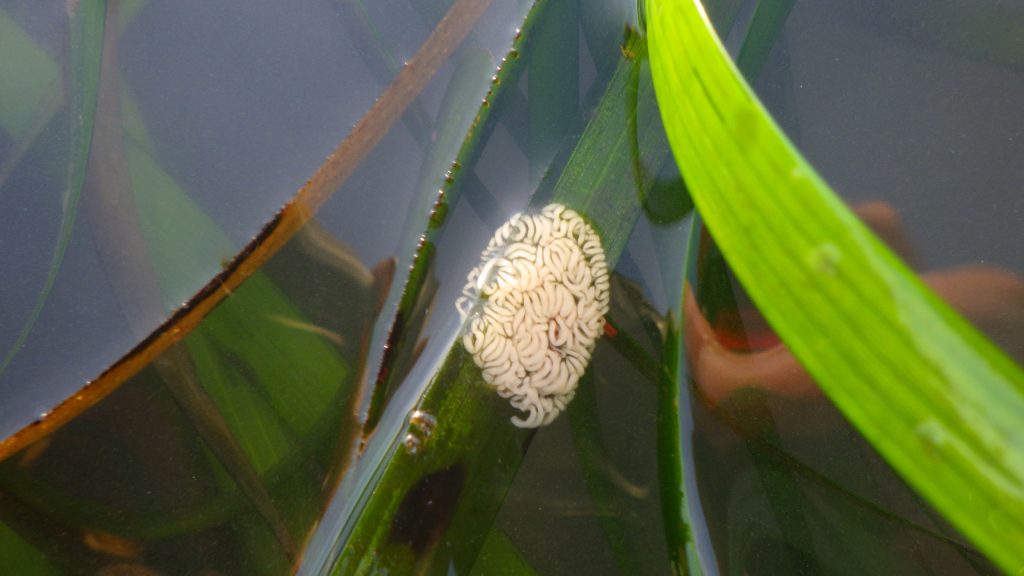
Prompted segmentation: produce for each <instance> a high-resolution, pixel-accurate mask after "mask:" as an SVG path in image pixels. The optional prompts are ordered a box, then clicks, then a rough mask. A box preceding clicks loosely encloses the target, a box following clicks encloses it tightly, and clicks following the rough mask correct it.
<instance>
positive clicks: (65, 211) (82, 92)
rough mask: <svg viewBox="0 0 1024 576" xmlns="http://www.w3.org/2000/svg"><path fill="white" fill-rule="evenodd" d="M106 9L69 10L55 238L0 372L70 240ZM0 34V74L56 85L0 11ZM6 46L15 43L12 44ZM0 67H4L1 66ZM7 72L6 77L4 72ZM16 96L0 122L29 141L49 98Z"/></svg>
mask: <svg viewBox="0 0 1024 576" xmlns="http://www.w3.org/2000/svg"><path fill="white" fill-rule="evenodd" d="M105 13H106V2H83V3H81V4H75V5H74V7H73V9H71V11H70V13H69V23H68V31H69V36H70V38H69V40H68V61H67V69H66V70H65V76H66V78H67V80H66V82H67V84H68V86H69V89H68V93H69V94H70V98H68V102H67V103H66V106H67V114H66V117H67V118H68V131H69V136H70V137H69V141H70V154H69V158H68V163H67V166H68V173H67V177H66V180H65V182H66V187H65V189H64V196H63V207H62V211H61V222H60V228H59V229H58V232H57V241H56V243H55V245H54V249H53V256H52V257H51V259H50V267H49V269H48V270H47V273H46V280H45V281H44V282H43V286H42V288H41V289H40V291H39V295H38V296H37V297H36V301H35V304H34V305H33V307H32V311H31V312H30V313H29V317H28V318H27V319H26V321H25V323H24V324H23V325H22V328H21V331H20V332H19V333H18V337H17V338H16V339H15V341H14V343H13V344H12V345H11V348H10V349H9V350H8V351H7V353H6V354H5V355H4V357H3V360H2V361H0V373H2V372H3V371H4V369H6V368H7V366H8V365H10V363H11V361H12V360H13V359H14V357H15V355H16V354H17V353H18V352H19V351H20V350H21V348H22V346H24V345H25V341H26V340H28V336H29V334H30V333H31V331H32V327H33V326H35V323H36V320H38V319H39V315H40V314H41V313H42V311H43V306H44V305H45V304H46V300H47V298H48V297H49V295H50V291H51V290H52V289H53V285H54V282H55V281H56V279H57V273H58V272H59V271H60V267H61V263H62V262H63V261H64V253H65V252H66V251H67V247H68V243H69V242H70V240H71V232H72V230H73V229H74V225H75V220H76V217H77V215H78V203H79V202H78V201H79V199H80V198H81V197H82V187H83V186H84V184H85V171H86V164H87V163H88V160H89V149H90V144H91V142H92V135H93V126H94V124H95V120H96V102H97V97H98V94H99V77H100V58H101V53H102V50H103V38H104V28H105V21H106V17H105ZM0 38H2V39H3V41H2V43H3V44H8V45H7V46H5V47H4V50H3V53H4V54H5V55H6V56H5V57H4V59H3V60H4V62H5V63H8V64H9V65H12V66H14V69H13V70H12V69H5V70H4V71H3V73H0V78H7V79H8V80H9V81H13V82H16V83H18V85H19V87H21V88H24V87H25V86H29V87H31V86H33V85H34V84H45V85H46V86H47V87H50V88H52V87H53V86H56V85H59V82H58V79H57V73H56V70H55V66H54V64H53V62H52V61H51V60H50V59H49V58H48V57H47V56H46V54H45V52H43V51H42V50H41V49H39V47H38V46H36V45H35V43H33V42H32V39H31V38H29V36H28V35H27V34H25V33H24V32H23V31H21V29H20V28H18V27H17V25H16V24H14V23H13V22H12V21H11V20H10V19H9V18H8V17H7V16H6V15H4V14H3V13H2V12H0ZM9 44H14V46H11V45H9ZM5 68H8V66H7V65H5ZM8 73H9V74H11V75H10V76H8V75H7V74H8ZM26 75H27V77H26ZM10 92H11V91H10V90H0V94H6V93H10ZM15 94H17V95H18V96H17V97H16V98H14V100H12V101H10V102H0V107H2V108H3V110H5V112H4V113H3V114H0V123H2V125H3V127H4V128H5V129H6V130H7V131H8V132H9V133H11V134H12V135H13V136H14V137H15V139H16V141H17V140H21V139H25V138H29V139H31V135H30V134H27V133H26V132H32V131H35V130H33V126H32V124H33V116H34V115H35V114H37V113H39V112H42V113H43V115H44V116H45V115H46V111H45V108H46V102H47V100H48V99H47V98H45V97H44V98H42V99H37V98H33V97H32V96H33V95H32V94H26V93H25V92H23V91H22V92H19V91H15ZM39 102H43V105H42V108H43V110H41V111H40V110H36V107H37V106H38V105H39ZM19 111H21V112H19ZM35 122H36V123H37V124H38V125H39V126H38V128H37V129H36V130H41V129H42V125H45V120H36V121H35Z"/></svg>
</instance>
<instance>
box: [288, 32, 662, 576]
mask: <svg viewBox="0 0 1024 576" xmlns="http://www.w3.org/2000/svg"><path fill="white" fill-rule="evenodd" d="M643 42H645V41H644V40H643V39H642V38H639V37H637V36H632V37H631V39H630V44H629V46H627V47H626V50H625V53H626V54H635V53H637V52H638V51H639V49H640V47H641V45H642V44H643ZM636 65H638V64H637V62H635V61H633V60H632V59H631V58H630V57H626V58H624V59H623V60H622V61H621V62H620V65H619V67H618V69H617V70H616V72H615V74H614V75H613V77H612V78H611V80H610V81H609V83H608V87H607V90H606V91H605V95H604V98H602V99H601V101H600V103H599V104H598V106H597V108H596V110H595V112H594V114H593V117H592V119H591V120H590V123H589V124H588V126H587V128H586V130H585V131H584V133H583V135H582V136H581V137H580V139H579V141H578V143H577V144H576V146H575V148H573V150H572V153H571V154H569V155H568V160H567V162H566V164H565V166H564V168H563V170H562V171H561V174H560V176H559V177H558V178H557V180H556V181H555V182H554V184H553V185H550V183H549V186H550V187H549V188H548V189H546V190H545V189H544V184H542V186H541V188H542V191H541V192H538V193H537V194H536V195H535V196H534V199H533V202H532V203H533V204H534V206H535V207H539V206H543V205H544V204H547V203H548V202H550V201H557V202H560V203H563V204H566V205H568V206H570V207H572V208H573V209H575V210H577V211H578V212H579V213H581V214H584V215H586V216H587V217H588V218H589V220H590V222H591V224H592V225H593V226H594V228H595V229H597V230H599V232H600V234H601V238H602V243H603V244H604V248H605V252H606V255H607V258H608V262H609V265H610V266H613V265H614V263H615V261H616V260H617V259H618V256H619V254H620V253H621V251H622V249H623V248H624V246H625V243H626V240H627V239H628V237H629V235H630V232H631V231H632V228H633V225H634V224H635V222H636V219H637V217H638V216H639V214H640V206H639V204H638V202H637V196H636V193H635V192H632V191H630V190H629V187H630V186H631V185H632V182H633V180H632V176H631V174H630V166H631V165H632V162H633V159H632V147H631V145H630V138H629V137H628V136H627V130H626V128H627V127H629V126H630V125H631V124H630V123H631V121H632V120H630V118H629V117H630V116H631V115H634V114H636V115H639V117H638V118H637V119H636V125H637V126H639V127H640V130H641V134H642V135H644V137H643V138H642V139H641V142H640V146H639V150H640V153H641V154H642V155H643V160H644V162H645V163H648V164H650V165H659V164H660V161H659V159H660V160H661V161H663V160H664V159H665V158H667V154H668V149H667V142H666V141H665V139H664V136H663V135H661V133H660V132H657V131H655V130H653V128H652V127H653V126H657V125H658V124H659V123H660V120H659V119H658V113H657V108H656V107H655V106H654V102H653V90H652V87H651V85H650V83H649V82H648V83H646V84H645V85H642V86H641V88H640V89H641V93H640V98H639V102H640V103H641V104H642V105H641V106H639V107H631V106H630V105H629V102H630V98H629V96H628V95H627V88H628V87H629V86H630V85H631V76H632V69H633V68H634V66H636ZM468 168H469V167H468V166H465V167H463V170H466V169H468ZM624 190H626V191H627V192H624ZM436 232H437V231H436V230H435V231H432V232H431V233H429V234H428V238H427V241H428V242H433V241H434V238H435V236H432V234H435V233H436ZM451 346H452V347H451V350H450V352H448V354H447V356H446V357H445V358H444V360H443V362H441V364H440V366H439V367H438V368H437V370H436V372H434V374H433V376H432V377H431V381H430V382H429V384H427V385H426V389H425V391H424V392H423V393H422V394H421V395H420V396H419V398H418V399H417V400H416V402H415V406H414V408H415V409H416V410H418V411H420V412H421V413H423V414H428V415H430V416H431V417H432V418H433V419H436V424H435V425H434V426H432V427H431V431H430V433H429V434H426V433H424V432H423V430H422V427H420V426H417V425H415V424H413V423H412V422H411V421H410V419H411V416H410V415H407V414H399V412H400V411H404V410H407V409H408V408H409V406H408V405H402V406H399V405H397V404H395V403H391V404H390V405H388V407H387V410H386V411H385V414H384V417H383V418H382V420H381V422H382V424H381V425H380V426H379V427H378V430H377V431H376V432H375V434H374V436H373V437H372V438H371V439H370V442H369V443H368V445H367V448H366V452H365V453H364V455H363V457H362V459H361V461H360V467H359V468H358V469H357V470H356V471H355V472H354V473H353V474H352V475H350V476H349V477H348V478H347V480H348V481H350V483H349V484H347V485H345V486H343V487H342V492H341V493H340V494H339V496H338V497H337V498H338V499H339V502H340V504H339V507H338V508H337V510H335V511H334V512H329V513H328V520H327V522H330V521H331V518H332V517H333V518H337V520H336V522H337V527H336V528H331V530H332V531H336V533H337V534H338V537H337V540H336V541H334V542H332V543H326V544H324V547H326V546H331V548H332V550H333V551H334V552H333V554H337V558H332V557H331V554H326V555H323V556H320V557H318V558H316V559H315V560H314V561H309V562H307V563H305V564H304V565H303V566H302V569H301V570H300V574H305V573H317V572H319V571H322V570H324V569H325V568H327V567H329V566H330V565H333V568H331V573H332V574H370V573H380V572H383V571H388V572H391V573H416V572H421V571H430V570H432V569H439V567H447V566H454V569H455V570H456V571H459V572H461V571H462V570H464V569H468V568H469V567H471V566H472V564H473V562H475V560H476V558H477V555H478V553H479V550H480V548H481V546H483V544H484V537H485V536H486V535H487V534H488V532H489V531H490V527H491V524H492V522H493V518H494V516H495V514H496V513H497V511H498V508H499V506H500V504H501V502H502V500H503V498H504V495H505V491H506V490H507V489H508V486H509V484H510V482H511V480H512V478H513V476H514V475H515V472H516V470H517V468H518V465H519V463H520V462H521V460H522V457H523V451H524V449H525V447H526V446H527V445H528V443H529V440H530V438H531V436H532V434H531V433H530V432H529V431H526V430H523V429H519V428H514V427H513V426H512V425H511V424H510V423H509V421H508V419H509V416H511V415H512V409H511V408H510V407H509V406H508V405H507V404H506V403H505V401H504V400H502V399H501V398H499V397H498V396H497V394H495V393H494V392H493V390H492V389H491V388H490V387H489V386H487V385H485V384H484V383H483V382H482V378H481V375H480V369H479V368H478V367H477V366H476V365H475V364H474V362H473V359H472V358H471V357H470V356H469V354H468V353H466V352H465V350H464V349H463V347H462V344H461V342H460V341H458V339H456V340H455V341H453V342H452V343H451ZM403 417H404V418H403ZM409 436H412V446H413V449H409V447H408V445H404V446H403V440H405V439H408V438H409ZM428 503H431V504H429V506H431V507H430V508H426V507H425V506H427V505H428ZM421 518H423V520H420V519H421Z"/></svg>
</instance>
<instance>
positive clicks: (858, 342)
mask: <svg viewBox="0 0 1024 576" xmlns="http://www.w3.org/2000/svg"><path fill="white" fill-rule="evenodd" d="M647 22H648V31H649V34H650V41H651V59H652V66H653V70H654V81H655V86H656V89H657V93H658V101H659V104H660V105H661V110H662V115H663V117H664V120H665V125H666V130H667V131H668V134H669V140H670V142H671V143H672V145H673V146H672V147H673V152H674V154H675V156H676V160H677V162H678V163H679V166H680V169H681V171H682V173H683V175H684V177H685V178H686V181H687V184H688V185H689V188H690V192H691V194H692V196H693V199H694V201H695V203H696V205H697V207H698V208H699V209H700V211H701V213H702V215H703V216H704V218H705V219H706V220H707V224H708V227H709V228H710V230H711V231H712V233H713V234H714V235H715V239H716V240H717V242H718V244H719V246H720V248H721V250H722V252H723V254H724V255H725V257H726V258H727V260H728V261H729V263H730V264H731V266H732V267H733V269H734V270H735V271H736V274H737V276H738V277H739V279H740V280H741V281H742V282H743V285H744V287H745V288H746V289H747V290H748V292H749V293H750V294H751V296H752V297H753V299H754V301H755V302H756V303H757V305H758V307H759V308H760V309H761V310H762V311H763V313H764V314H765V317H766V318H767V319H768V321H769V322H770V323H771V324H772V326H773V328H774V329H775V330H776V332H777V333H778V334H779V335H780V336H781V338H782V339H783V341H784V342H785V343H786V344H787V345H788V346H789V347H790V349H791V350H792V352H793V353H794V354H795V355H796V357H797V358H799V360H800V361H801V363H802V364H803V365H804V367H805V368H806V369H807V370H808V371H809V372H810V374H811V375H812V376H814V378H815V379H816V380H817V381H818V383H819V384H820V385H821V387H822V388H823V389H824V390H825V392H826V393H827V394H828V395H829V397H830V398H831V399H832V400H833V401H834V402H835V403H836V405H837V406H838V407H839V408H840V409H841V410H842V411H843V413H844V414H845V415H846V416H847V417H848V418H849V419H850V420H851V421H852V422H853V423H854V424H855V425H856V426H857V427H858V428H859V429H860V430H861V432H862V433H863V434H864V435H865V436H866V437H867V438H868V440H869V441H871V442H872V444H874V445H875V447H876V448H877V449H878V450H879V452H881V453H882V454H883V456H885V457H886V458H887V459H888V460H889V462H890V463H891V464H892V465H893V466H894V467H895V468H896V470H898V471H899V472H900V473H901V474H902V475H903V476H904V477H905V478H906V479H907V480H908V481H909V482H910V483H911V485H913V486H914V487H915V488H916V489H917V490H919V491H920V492H921V493H922V494H923V495H924V496H925V497H927V498H928V500H930V501H931V502H932V504H934V505H935V507H936V508H937V509H939V510H940V511H941V512H942V513H944V514H945V515H946V516H947V517H948V518H949V520H950V521H951V522H952V523H953V524H954V525H955V526H957V527H958V528H959V529H960V530H961V531H963V533H964V534H965V535H967V536H968V537H969V538H970V539H971V540H972V541H973V542H974V543H975V544H976V545H977V546H978V547H979V548H980V549H982V550H983V551H984V552H986V553H987V554H989V555H990V556H991V557H992V558H993V559H994V560H995V561H996V563H997V564H999V565H1000V566H1002V567H1003V568H1004V569H1006V570H1008V571H1011V572H1016V571H1018V570H1020V569H1022V568H1024V555H1022V554H1021V552H1020V542H1022V541H1024V452H1022V451H1024V427H1022V426H1021V422H1022V416H1021V415H1022V414H1024V372H1022V371H1021V369H1020V367H1019V366H1017V365H1015V364H1014V363H1013V362H1012V361H1011V360H1009V359H1008V358H1007V357H1006V356H1005V355H1003V354H1002V353H1001V352H999V351H998V350H997V349H996V348H995V347H994V346H993V345H992V344H991V343H990V342H989V341H988V340H987V339H985V338H984V337H983V336H982V335H981V334H979V333H978V332H977V331H976V330H975V329H974V328H973V327H971V326H970V325H969V324H968V323H967V322H966V321H964V320H963V319H962V318H960V317H959V316H958V315H957V314H956V313H955V312H953V311H952V310H951V309H950V308H949V307H948V306H947V305H946V304H944V303H943V302H941V301H940V300H939V299H938V298H937V297H936V296H935V295H934V294H932V293H931V292H930V291H929V290H928V289H927V288H926V287H925V286H924V285H923V284H922V283H921V281H920V280H918V279H917V278H916V277H915V276H914V275H913V274H912V272H911V271H910V270H909V269H907V267H906V266H904V265H903V264H902V263H901V262H900V261H899V260H898V259H897V258H896V257H895V256H894V255H893V254H892V253H890V252H889V250H888V249H886V248H885V247H884V246H883V244H882V243H881V242H880V241H879V240H878V239H877V238H875V237H874V236H873V235H872V234H871V233H870V232H869V231H868V230H867V228H866V227H865V226H864V225H863V224H861V223H860V222H859V221H858V220H857V218H856V217H855V216H854V215H853V214H852V213H851V212H850V211H849V210H848V209H847V208H846V207H845V206H844V205H843V203H842V201H841V200H839V199H838V198H837V197H836V196H835V194H834V193H832V191H831V190H830V189H829V188H828V186H827V184H825V182H824V181H822V180H821V178H820V177H819V176H818V175H817V174H816V173H815V172H814V170H813V169H812V168H811V167H810V166H809V165H808V164H807V163H806V161H804V160H803V158H802V157H801V156H800V155H799V153H798V152H797V151H796V150H795V149H794V147H793V146H792V145H791V144H790V143H789V142H788V140H787V139H786V138H785V136H784V135H783V134H782V132H781V131H780V130H779V128H778V127H777V126H776V125H775V123H774V122H773V121H772V120H771V118H770V117H769V116H768V114H767V112H766V111H765V110H764V108H763V107H762V106H761V105H760V103H759V102H758V101H757V99H756V98H755V96H754V95H753V92H752V91H751V89H750V88H749V86H747V84H746V83H745V82H744V81H743V79H742V77H741V76H740V74H739V72H738V71H737V69H736V68H735V66H734V65H733V64H732V62H731V61H730V60H729V57H728V55H727V54H726V53H725V51H724V49H723V47H722V45H721V43H720V42H719V41H718V40H717V38H716V36H715V34H714V31H713V30H712V28H711V25H710V24H709V23H708V21H707V19H706V17H705V15H704V12H703V9H702V8H701V6H700V4H699V3H697V2H695V1H694V0H648V3H647Z"/></svg>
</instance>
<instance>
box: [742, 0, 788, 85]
mask: <svg viewBox="0 0 1024 576" xmlns="http://www.w3.org/2000/svg"><path fill="white" fill-rule="evenodd" d="M795 2H796V0H763V1H761V2H758V3H757V8H755V9H754V16H753V18H752V19H751V21H750V27H749V28H748V29H747V35H746V37H745V38H744V39H743V46H741V47H740V53H739V55H737V56H736V67H737V68H739V69H740V72H742V73H743V76H744V77H745V78H747V79H748V80H750V81H753V80H754V79H756V78H757V75H758V73H759V72H760V71H761V66H763V65H764V62H765V60H767V59H768V53H769V52H771V49H772V46H774V45H775V39H776V38H777V37H778V35H779V32H780V31H781V30H782V27H783V26H784V25H785V23H786V18H788V17H789V11H790V10H791V9H792V8H793V4H794V3H795Z"/></svg>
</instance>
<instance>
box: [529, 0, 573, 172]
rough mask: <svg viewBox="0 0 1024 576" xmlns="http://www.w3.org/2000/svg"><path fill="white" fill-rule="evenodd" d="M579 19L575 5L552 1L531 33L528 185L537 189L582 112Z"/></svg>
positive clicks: (571, 0)
mask: <svg viewBox="0 0 1024 576" xmlns="http://www.w3.org/2000/svg"><path fill="white" fill-rule="evenodd" d="M579 14H580V6H579V4H578V3H577V0H561V1H558V2H552V3H551V7H550V8H549V9H548V11H547V13H546V14H545V16H544V18H543V19H542V20H541V22H540V23H539V24H538V26H537V29H536V30H534V31H533V34H532V38H531V43H532V46H531V51H532V52H533V53H536V54H544V56H543V57H541V58H530V64H529V73H528V75H529V83H528V84H527V100H526V107H527V110H528V115H529V121H528V130H527V142H528V144H527V147H526V152H527V155H528V160H529V163H530V186H536V185H537V183H538V182H540V179H541V177H542V176H543V175H544V172H545V171H546V170H547V168H548V166H549V165H550V159H551V156H553V154H554V152H556V151H557V150H559V149H560V148H561V145H562V140H563V139H564V138H565V136H566V134H567V133H568V131H569V129H570V128H571V127H572V122H573V119H574V118H575V117H576V111H577V108H578V107H579V82H580V79H579V73H578V72H577V70H578V69H579V49H578V45H579Z"/></svg>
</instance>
